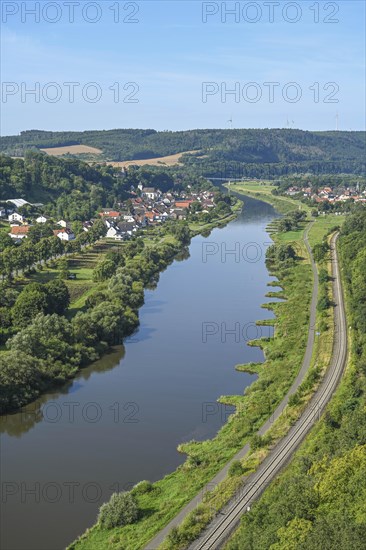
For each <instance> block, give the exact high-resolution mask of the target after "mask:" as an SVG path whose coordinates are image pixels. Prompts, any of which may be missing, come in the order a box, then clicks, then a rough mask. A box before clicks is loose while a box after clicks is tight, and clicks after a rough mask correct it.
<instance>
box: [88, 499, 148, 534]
mask: <svg viewBox="0 0 366 550" xmlns="http://www.w3.org/2000/svg"><path fill="white" fill-rule="evenodd" d="M138 517H139V509H138V506H137V502H136V499H135V498H134V496H133V495H131V493H113V495H112V496H111V499H110V501H109V502H106V503H105V504H102V506H101V507H100V510H99V515H98V523H99V524H100V526H101V527H103V528H104V529H113V528H114V527H122V526H123V525H129V524H130V523H135V521H137V519H138Z"/></svg>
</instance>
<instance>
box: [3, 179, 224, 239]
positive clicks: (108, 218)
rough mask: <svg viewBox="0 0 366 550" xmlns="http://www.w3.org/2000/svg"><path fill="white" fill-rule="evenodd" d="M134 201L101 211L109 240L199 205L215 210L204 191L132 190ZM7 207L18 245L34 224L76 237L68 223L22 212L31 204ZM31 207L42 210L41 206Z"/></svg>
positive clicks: (85, 225) (88, 225) (10, 202)
mask: <svg viewBox="0 0 366 550" xmlns="http://www.w3.org/2000/svg"><path fill="white" fill-rule="evenodd" d="M130 195H131V198H130V199H128V200H127V201H124V202H120V203H117V204H116V205H115V206H114V207H113V208H104V209H102V211H101V212H99V216H100V218H101V219H102V220H103V222H104V223H105V225H106V230H107V232H106V237H107V238H110V239H114V240H127V239H130V238H131V237H132V236H133V235H134V234H135V233H136V232H137V231H138V230H139V229H142V228H145V227H148V226H154V225H157V224H161V223H164V222H165V221H167V220H185V219H186V218H187V215H188V212H189V211H190V209H191V205H192V204H193V203H198V205H199V211H200V212H201V213H209V212H210V210H211V209H212V208H214V207H215V201H214V193H213V192H212V191H201V192H190V191H188V192H186V191H182V192H179V193H177V192H167V193H162V192H161V191H160V190H159V189H155V188H153V187H143V185H142V184H139V185H138V187H137V189H134V188H131V191H130ZM4 203H5V204H6V206H4V207H1V208H0V218H2V219H5V220H6V219H7V220H8V222H9V233H8V234H9V236H10V237H11V238H12V239H14V240H15V242H21V241H22V239H25V238H27V236H28V232H29V229H30V227H32V226H33V225H34V224H44V223H54V226H55V229H54V230H53V233H54V235H55V236H56V237H58V238H59V239H60V240H62V241H72V240H74V239H75V234H74V232H73V230H72V226H71V222H70V221H69V220H64V219H60V220H57V221H56V220H51V219H50V218H48V217H47V216H46V215H44V214H41V213H39V215H37V216H36V217H34V218H32V219H29V217H27V216H26V215H25V214H23V213H22V207H24V206H26V205H31V203H29V202H27V201H26V200H24V199H8V200H6V201H4ZM31 206H33V207H36V208H39V210H40V211H41V210H42V206H43V205H42V204H41V203H37V204H32V205H31ZM94 222H95V219H91V220H83V222H82V226H83V230H84V231H86V232H88V231H89V229H90V228H91V227H92V226H93V224H94Z"/></svg>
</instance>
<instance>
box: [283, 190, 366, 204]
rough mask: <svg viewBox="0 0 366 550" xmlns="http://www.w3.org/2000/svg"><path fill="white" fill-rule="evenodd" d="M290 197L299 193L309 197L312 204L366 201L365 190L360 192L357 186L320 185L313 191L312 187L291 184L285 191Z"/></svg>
mask: <svg viewBox="0 0 366 550" xmlns="http://www.w3.org/2000/svg"><path fill="white" fill-rule="evenodd" d="M285 194H286V195H289V196H290V197H294V196H298V195H301V196H302V197H304V198H307V199H310V200H311V201H313V202H314V204H321V203H330V204H332V203H333V204H334V203H342V202H343V203H344V202H346V201H353V202H357V203H366V190H365V191H362V192H360V189H359V186H358V185H357V186H356V187H337V188H332V187H322V188H320V189H319V190H318V191H317V192H314V188H312V187H297V186H292V187H289V189H287V191H285Z"/></svg>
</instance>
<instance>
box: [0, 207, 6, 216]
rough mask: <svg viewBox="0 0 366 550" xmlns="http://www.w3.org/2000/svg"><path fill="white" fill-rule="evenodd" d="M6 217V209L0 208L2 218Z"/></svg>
mask: <svg viewBox="0 0 366 550" xmlns="http://www.w3.org/2000/svg"><path fill="white" fill-rule="evenodd" d="M5 216H6V210H5V208H0V218H5Z"/></svg>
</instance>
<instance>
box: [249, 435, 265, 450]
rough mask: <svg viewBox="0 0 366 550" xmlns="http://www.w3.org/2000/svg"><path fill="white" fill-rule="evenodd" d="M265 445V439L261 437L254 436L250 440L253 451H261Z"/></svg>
mask: <svg viewBox="0 0 366 550" xmlns="http://www.w3.org/2000/svg"><path fill="white" fill-rule="evenodd" d="M263 445H264V438H263V437H262V436H261V435H258V434H254V435H253V436H252V437H251V439H250V446H251V448H252V450H253V451H256V450H257V449H260V448H261V447H263Z"/></svg>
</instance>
